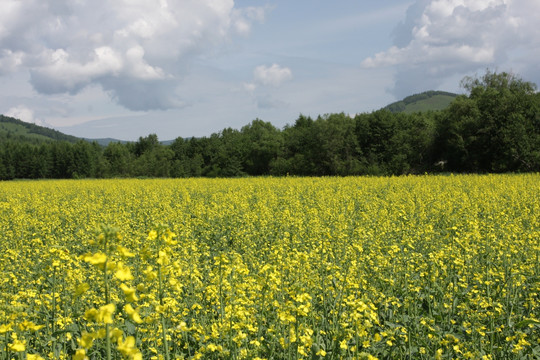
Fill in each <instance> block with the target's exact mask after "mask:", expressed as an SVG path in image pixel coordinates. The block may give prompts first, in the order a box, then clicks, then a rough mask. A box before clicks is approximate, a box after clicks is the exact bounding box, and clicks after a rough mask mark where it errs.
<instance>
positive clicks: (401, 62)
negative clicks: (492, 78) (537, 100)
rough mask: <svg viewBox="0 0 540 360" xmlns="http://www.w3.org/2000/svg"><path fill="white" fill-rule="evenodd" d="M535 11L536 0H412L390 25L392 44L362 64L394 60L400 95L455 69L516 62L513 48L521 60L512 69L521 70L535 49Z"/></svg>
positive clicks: (539, 43)
mask: <svg viewBox="0 0 540 360" xmlns="http://www.w3.org/2000/svg"><path fill="white" fill-rule="evenodd" d="M538 13H540V2H538V1H537V0H417V1H416V2H415V3H414V4H413V5H411V6H410V7H409V9H408V11H407V16H406V18H405V20H404V21H403V22H402V23H400V24H398V26H397V27H396V28H395V30H394V33H393V34H394V46H393V47H391V48H390V49H388V50H386V51H384V52H381V53H378V54H375V55H374V56H372V57H370V58H367V59H365V60H364V61H363V62H362V65H363V66H364V67H367V68H370V67H371V68H373V67H383V66H395V67H396V79H395V80H396V83H395V88H394V89H393V90H394V93H395V95H396V96H400V97H401V96H405V95H410V94H411V93H412V92H416V91H421V90H427V89H429V88H435V87H437V86H438V85H440V84H441V83H442V82H443V81H444V79H445V78H447V77H450V76H453V75H456V74H465V73H468V72H474V71H477V70H478V69H482V68H485V67H489V66H500V65H506V64H517V62H516V61H517V60H516V54H520V56H521V59H520V64H522V65H524V69H517V70H520V71H524V72H526V71H527V68H528V67H529V68H530V67H532V66H536V65H535V64H536V63H537V60H535V56H534V54H537V53H538V51H539V49H540V28H539V27H538V26H537V15H536V14H538ZM510 66H511V65H510ZM513 70H516V69H513Z"/></svg>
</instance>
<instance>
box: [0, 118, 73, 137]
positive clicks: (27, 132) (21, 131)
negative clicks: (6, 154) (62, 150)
mask: <svg viewBox="0 0 540 360" xmlns="http://www.w3.org/2000/svg"><path fill="white" fill-rule="evenodd" d="M7 140H11V141H15V142H22V143H33V144H37V143H42V142H51V141H67V142H71V143H75V142H77V141H78V140H80V139H79V138H78V137H75V136H71V135H66V134H64V133H61V132H60V131H57V130H53V129H49V128H46V127H43V126H39V125H36V124H30V123H26V122H24V121H21V120H18V119H15V118H12V117H9V116H4V115H0V141H7Z"/></svg>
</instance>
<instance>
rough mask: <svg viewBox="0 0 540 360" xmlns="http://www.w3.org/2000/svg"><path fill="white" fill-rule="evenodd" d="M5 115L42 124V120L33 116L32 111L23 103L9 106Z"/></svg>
mask: <svg viewBox="0 0 540 360" xmlns="http://www.w3.org/2000/svg"><path fill="white" fill-rule="evenodd" d="M6 116H9V117H12V118H15V119H19V120H21V121H24V122H27V123H31V124H37V125H43V121H41V120H39V119H36V118H34V111H33V110H31V109H29V108H27V107H26V106H24V105H18V106H16V107H12V108H10V109H9V110H8V111H6Z"/></svg>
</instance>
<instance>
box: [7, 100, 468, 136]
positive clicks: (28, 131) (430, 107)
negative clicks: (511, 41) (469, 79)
mask: <svg viewBox="0 0 540 360" xmlns="http://www.w3.org/2000/svg"><path fill="white" fill-rule="evenodd" d="M457 96H458V94H454V93H451V92H447V91H435V90H430V91H425V92H422V93H419V94H414V95H410V96H407V97H405V98H404V99H402V100H400V101H396V102H393V103H391V104H389V105H387V106H385V107H383V108H382V110H388V111H390V112H392V113H399V112H404V113H412V112H422V111H438V110H443V109H445V108H446V107H447V106H448V105H449V104H450V103H451V102H452V101H453V100H454V99H455V98H456V97H457ZM141 136H143V135H141ZM0 140H2V141H7V140H11V141H17V142H24V143H34V144H39V143H41V142H50V141H67V142H70V143H76V142H77V141H81V140H82V141H87V142H96V143H98V144H99V145H101V146H107V145H108V144H110V143H115V142H116V143H122V144H126V143H129V142H132V141H126V140H119V139H115V138H110V137H106V138H95V139H92V138H85V137H77V136H73V135H67V134H65V133H62V132H60V131H58V130H54V129H51V128H48V127H44V126H40V125H36V124H32V123H27V122H24V121H22V120H19V119H16V118H13V117H9V116H5V115H0ZM173 141H174V140H164V141H160V143H161V144H163V145H170V144H171V143H173Z"/></svg>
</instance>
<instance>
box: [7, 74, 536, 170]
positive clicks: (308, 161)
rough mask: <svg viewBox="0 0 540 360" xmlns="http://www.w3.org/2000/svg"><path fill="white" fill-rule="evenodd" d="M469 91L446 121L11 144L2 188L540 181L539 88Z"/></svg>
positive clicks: (506, 77)
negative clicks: (442, 175) (516, 175)
mask: <svg viewBox="0 0 540 360" xmlns="http://www.w3.org/2000/svg"><path fill="white" fill-rule="evenodd" d="M462 85H463V87H464V88H465V89H466V90H467V95H460V96H458V97H456V98H455V99H454V100H453V101H452V102H451V103H450V105H449V106H448V107H447V108H446V109H445V110H442V111H429V112H416V113H404V112H392V111H390V110H388V109H383V110H379V111H375V112H372V113H364V114H358V115H356V116H355V117H350V116H348V115H346V114H344V113H341V114H329V115H324V116H319V117H317V118H316V119H313V118H311V117H306V116H303V115H300V116H299V117H298V119H296V121H295V122H294V124H293V125H288V126H286V127H284V128H283V129H277V128H276V127H274V126H273V125H272V124H271V123H269V122H264V121H262V120H259V119H256V120H253V121H252V122H251V123H250V124H248V125H246V126H244V127H242V128H241V129H240V130H236V129H231V128H227V129H224V130H222V131H221V132H219V133H215V134H212V135H211V136H209V137H202V138H191V139H184V138H180V137H179V138H177V139H176V140H175V141H174V142H173V143H172V144H170V145H163V144H161V143H160V142H159V140H158V138H157V136H156V135H154V134H151V135H148V136H146V137H141V138H139V140H138V141H136V142H131V143H125V144H122V143H118V142H115V143H110V144H108V145H107V146H101V145H99V144H97V143H95V142H94V143H91V142H88V141H84V140H80V141H77V142H70V141H69V140H72V139H60V140H57V141H50V142H42V141H41V142H39V141H36V142H34V143H29V142H21V141H17V140H16V139H6V138H4V139H1V142H2V143H1V146H0V179H2V180H9V179H14V178H29V179H36V178H82V177H84V178H103V177H193V176H207V177H233V176H249V175H251V176H260V175H287V174H289V175H313V176H328V175H339V176H345V175H401V174H420V173H424V172H481V173H485V172H536V171H540V94H539V93H537V92H536V86H535V85H534V84H533V83H530V82H527V81H523V80H522V79H521V78H519V77H517V76H515V75H513V74H509V73H505V72H502V73H496V72H490V71H487V72H486V74H485V75H484V76H482V77H476V78H465V79H464V80H463V82H462ZM54 135H55V136H60V135H59V134H56V133H54ZM66 140H67V141H66Z"/></svg>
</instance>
